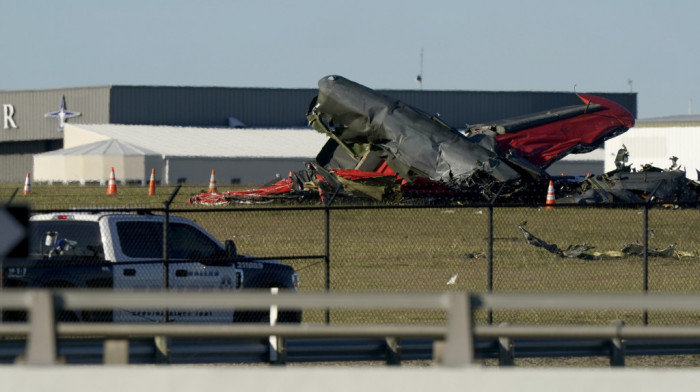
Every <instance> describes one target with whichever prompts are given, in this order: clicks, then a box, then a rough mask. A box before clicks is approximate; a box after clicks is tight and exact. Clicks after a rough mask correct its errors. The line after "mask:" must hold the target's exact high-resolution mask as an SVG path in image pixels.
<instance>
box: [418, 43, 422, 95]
mask: <svg viewBox="0 0 700 392" xmlns="http://www.w3.org/2000/svg"><path fill="white" fill-rule="evenodd" d="M416 82H418V83H420V89H421V90H423V48H420V73H419V74H418V76H416Z"/></svg>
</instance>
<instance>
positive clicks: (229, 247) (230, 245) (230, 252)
mask: <svg viewBox="0 0 700 392" xmlns="http://www.w3.org/2000/svg"><path fill="white" fill-rule="evenodd" d="M224 245H226V257H228V258H234V257H236V255H237V250H236V243H235V242H233V240H226V242H225V243H224Z"/></svg>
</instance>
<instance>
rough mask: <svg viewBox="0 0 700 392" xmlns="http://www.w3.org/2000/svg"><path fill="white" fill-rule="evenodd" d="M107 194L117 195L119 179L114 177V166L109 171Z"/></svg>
mask: <svg viewBox="0 0 700 392" xmlns="http://www.w3.org/2000/svg"><path fill="white" fill-rule="evenodd" d="M107 194H108V195H116V194H117V180H116V178H115V177H114V167H112V170H111V171H110V173H109V182H107Z"/></svg>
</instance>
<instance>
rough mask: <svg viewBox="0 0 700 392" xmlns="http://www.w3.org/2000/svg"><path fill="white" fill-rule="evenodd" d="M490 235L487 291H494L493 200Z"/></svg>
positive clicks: (490, 321)
mask: <svg viewBox="0 0 700 392" xmlns="http://www.w3.org/2000/svg"><path fill="white" fill-rule="evenodd" d="M488 229H489V235H488V249H487V255H486V257H487V258H488V277H487V280H488V282H487V286H488V287H487V291H488V292H489V293H493V200H492V201H491V202H490V203H489V228H488ZM487 322H488V324H489V325H491V324H493V310H492V309H489V310H488V320H487Z"/></svg>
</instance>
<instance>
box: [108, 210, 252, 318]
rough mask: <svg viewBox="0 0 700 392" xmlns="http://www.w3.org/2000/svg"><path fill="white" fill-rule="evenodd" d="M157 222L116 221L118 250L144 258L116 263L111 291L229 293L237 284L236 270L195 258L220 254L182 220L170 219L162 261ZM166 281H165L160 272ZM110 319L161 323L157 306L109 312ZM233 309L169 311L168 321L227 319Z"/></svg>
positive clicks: (211, 244)
mask: <svg viewBox="0 0 700 392" xmlns="http://www.w3.org/2000/svg"><path fill="white" fill-rule="evenodd" d="M162 231H163V225H162V222H157V221H124V222H118V223H117V233H118V235H119V241H120V246H121V250H122V252H123V253H124V254H125V255H127V256H128V257H130V258H134V259H145V260H147V261H145V262H127V263H117V267H118V268H115V269H114V270H115V276H114V281H115V284H114V288H115V290H120V289H121V290H123V289H129V290H131V289H149V290H162V289H164V288H167V289H169V290H198V291H201V290H211V291H226V292H228V293H224V295H227V294H233V291H234V290H236V289H237V288H240V286H241V284H242V276H241V272H240V271H239V270H237V269H236V268H235V267H233V266H232V265H226V264H224V265H214V264H212V263H200V262H197V261H196V260H205V259H206V260H210V259H212V258H213V257H215V256H217V255H221V252H222V248H221V247H220V246H219V245H218V244H217V243H216V242H214V241H212V240H211V239H210V238H208V237H207V236H206V235H205V234H204V233H203V232H202V231H201V230H200V229H198V228H197V227H195V226H192V225H188V224H184V223H172V222H171V223H170V224H169V232H168V245H169V246H168V254H169V257H168V260H169V262H168V263H167V265H166V264H165V263H163V256H162V254H163V252H162V250H163V245H162V244H163V240H162V238H163V235H162ZM166 268H167V270H168V272H167V276H168V277H167V280H166V279H165V270H166ZM114 318H115V321H139V320H144V321H162V320H163V319H164V318H163V310H162V309H152V310H147V311H127V310H123V311H115V315H114ZM232 320H233V309H231V310H230V311H229V310H226V311H221V310H216V311H215V310H211V309H169V310H168V321H173V322H203V321H218V322H231V321H232Z"/></svg>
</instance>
